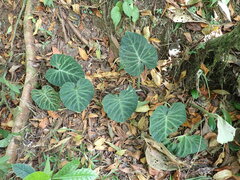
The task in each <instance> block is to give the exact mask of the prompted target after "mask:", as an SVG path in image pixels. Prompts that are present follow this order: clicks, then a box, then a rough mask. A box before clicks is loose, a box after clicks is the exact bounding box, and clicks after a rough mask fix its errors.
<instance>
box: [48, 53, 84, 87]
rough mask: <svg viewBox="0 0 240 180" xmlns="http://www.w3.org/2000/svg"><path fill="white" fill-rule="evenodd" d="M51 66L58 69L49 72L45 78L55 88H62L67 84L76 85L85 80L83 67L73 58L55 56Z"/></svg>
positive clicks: (60, 55)
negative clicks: (80, 79)
mask: <svg viewBox="0 0 240 180" xmlns="http://www.w3.org/2000/svg"><path fill="white" fill-rule="evenodd" d="M50 64H51V65H52V66H53V67H56V69H49V70H47V72H46V75H45V77H46V79H47V80H48V82H50V83H51V84H53V85H55V86H62V85H63V84H64V83H66V82H73V83H76V82H77V81H78V80H79V78H84V72H83V70H82V66H81V65H80V64H78V63H77V61H75V60H74V59H73V58H72V57H71V56H67V55H64V54H54V55H53V56H52V58H51V61H50Z"/></svg>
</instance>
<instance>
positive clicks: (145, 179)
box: [137, 174, 147, 180]
mask: <svg viewBox="0 0 240 180" xmlns="http://www.w3.org/2000/svg"><path fill="white" fill-rule="evenodd" d="M137 178H138V180H147V178H145V176H143V175H142V174H137Z"/></svg>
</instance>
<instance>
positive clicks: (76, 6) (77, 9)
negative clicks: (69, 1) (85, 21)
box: [72, 4, 80, 14]
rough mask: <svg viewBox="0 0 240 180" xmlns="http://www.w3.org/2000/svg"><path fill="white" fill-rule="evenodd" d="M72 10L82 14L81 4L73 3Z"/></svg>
mask: <svg viewBox="0 0 240 180" xmlns="http://www.w3.org/2000/svg"><path fill="white" fill-rule="evenodd" d="M72 10H73V11H74V12H75V13H77V14H80V4H73V5H72Z"/></svg>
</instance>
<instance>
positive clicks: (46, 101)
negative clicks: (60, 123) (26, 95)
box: [31, 85, 61, 111]
mask: <svg viewBox="0 0 240 180" xmlns="http://www.w3.org/2000/svg"><path fill="white" fill-rule="evenodd" d="M31 95H32V99H33V101H34V102H35V103H36V104H37V105H38V106H39V107H40V108H41V109H44V110H51V111H56V110H58V109H59V108H60V104H61V101H60V98H59V94H58V93H57V92H56V91H55V90H54V89H53V88H52V87H51V86H48V85H47V86H43V87H42V89H39V90H38V89H33V90H32V92H31Z"/></svg>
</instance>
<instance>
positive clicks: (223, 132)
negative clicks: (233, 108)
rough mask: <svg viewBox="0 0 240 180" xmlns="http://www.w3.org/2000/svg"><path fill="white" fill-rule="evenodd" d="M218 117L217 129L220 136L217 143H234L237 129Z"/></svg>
mask: <svg viewBox="0 0 240 180" xmlns="http://www.w3.org/2000/svg"><path fill="white" fill-rule="evenodd" d="M216 116H217V128H218V135H217V141H218V142H219V143H220V144H224V143H228V142H231V141H233V139H234V136H235V133H236V129H235V128H234V127H232V126H231V125H230V124H229V123H228V122H227V121H225V120H224V119H223V118H222V117H221V116H219V115H216Z"/></svg>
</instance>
